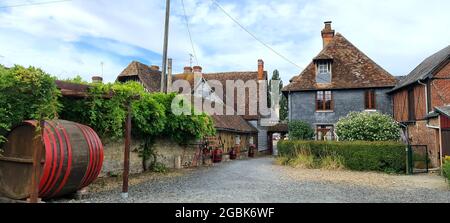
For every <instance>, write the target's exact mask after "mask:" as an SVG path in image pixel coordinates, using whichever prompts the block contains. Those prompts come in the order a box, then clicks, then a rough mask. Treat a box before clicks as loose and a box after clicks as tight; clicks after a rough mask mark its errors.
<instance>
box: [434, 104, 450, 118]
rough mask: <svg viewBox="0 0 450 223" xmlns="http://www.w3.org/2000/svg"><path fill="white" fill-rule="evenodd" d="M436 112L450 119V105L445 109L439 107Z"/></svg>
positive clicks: (444, 107)
mask: <svg viewBox="0 0 450 223" xmlns="http://www.w3.org/2000/svg"><path fill="white" fill-rule="evenodd" d="M436 111H437V112H439V113H441V114H444V115H446V116H448V117H450V105H448V106H443V107H437V108H436Z"/></svg>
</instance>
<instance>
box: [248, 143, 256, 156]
mask: <svg viewBox="0 0 450 223" xmlns="http://www.w3.org/2000/svg"><path fill="white" fill-rule="evenodd" d="M255 152H256V148H255V147H254V146H250V148H249V149H248V157H250V158H254V157H255Z"/></svg>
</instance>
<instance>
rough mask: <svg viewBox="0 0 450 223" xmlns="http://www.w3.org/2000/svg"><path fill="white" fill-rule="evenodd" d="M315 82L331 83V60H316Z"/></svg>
mask: <svg viewBox="0 0 450 223" xmlns="http://www.w3.org/2000/svg"><path fill="white" fill-rule="evenodd" d="M316 82H317V83H318V84H329V83H331V62H330V61H318V62H317V74H316Z"/></svg>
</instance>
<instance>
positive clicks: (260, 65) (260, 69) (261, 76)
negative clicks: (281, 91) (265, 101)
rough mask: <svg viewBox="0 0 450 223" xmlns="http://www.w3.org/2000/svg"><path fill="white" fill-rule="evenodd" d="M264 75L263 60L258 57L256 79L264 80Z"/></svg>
mask: <svg viewBox="0 0 450 223" xmlns="http://www.w3.org/2000/svg"><path fill="white" fill-rule="evenodd" d="M265 79H266V78H265V77H264V61H263V60H261V59H259V60H258V80H260V81H261V80H265Z"/></svg>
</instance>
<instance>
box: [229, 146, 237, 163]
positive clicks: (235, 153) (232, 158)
mask: <svg viewBox="0 0 450 223" xmlns="http://www.w3.org/2000/svg"><path fill="white" fill-rule="evenodd" d="M235 159H237V151H236V149H235V148H233V149H232V150H231V151H230V160H235Z"/></svg>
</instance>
